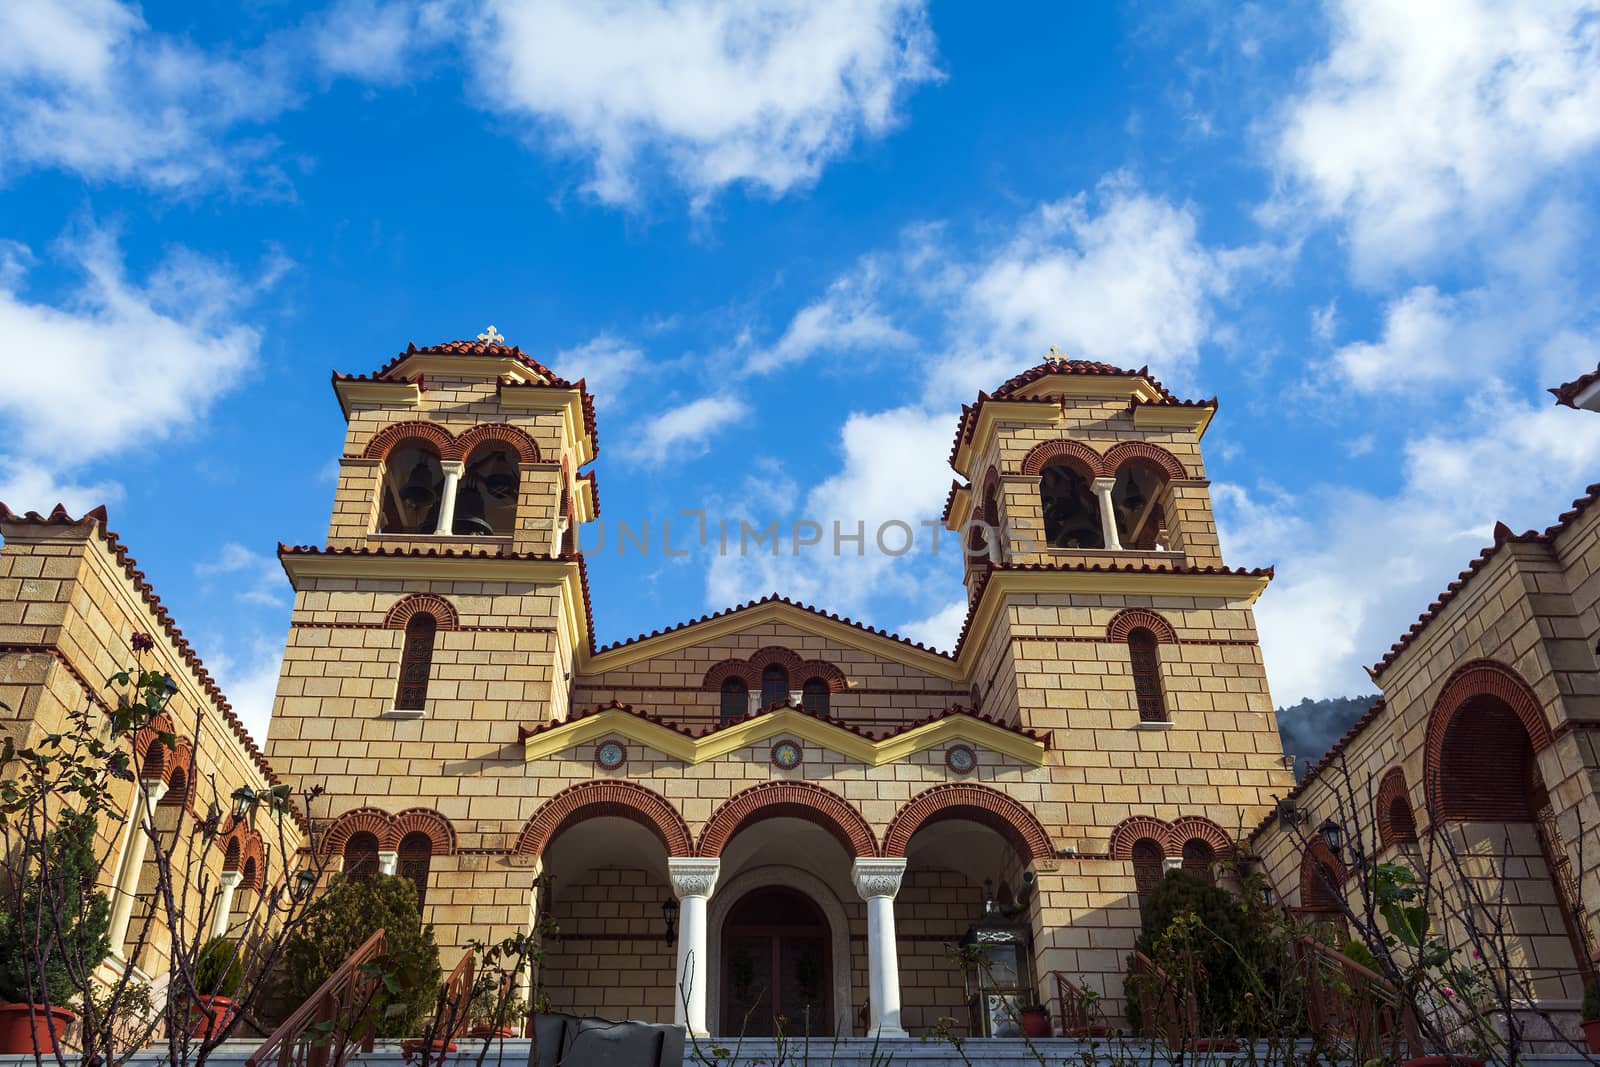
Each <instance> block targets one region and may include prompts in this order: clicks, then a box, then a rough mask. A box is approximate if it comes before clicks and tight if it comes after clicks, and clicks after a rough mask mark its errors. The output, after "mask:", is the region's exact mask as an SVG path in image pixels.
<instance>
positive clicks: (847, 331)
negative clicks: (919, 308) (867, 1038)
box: [745, 260, 915, 374]
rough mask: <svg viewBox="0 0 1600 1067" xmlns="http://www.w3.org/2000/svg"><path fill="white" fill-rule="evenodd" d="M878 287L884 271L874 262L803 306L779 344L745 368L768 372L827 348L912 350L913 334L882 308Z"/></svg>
mask: <svg viewBox="0 0 1600 1067" xmlns="http://www.w3.org/2000/svg"><path fill="white" fill-rule="evenodd" d="M877 289H878V270H877V267H876V265H875V264H873V263H872V262H871V261H870V260H869V261H867V262H866V263H864V264H863V265H862V266H861V268H860V269H859V270H858V271H856V272H854V273H852V274H850V275H846V276H845V277H843V278H840V279H838V280H837V281H835V282H834V283H833V284H832V285H831V286H829V287H828V291H827V293H825V294H824V295H823V297H822V299H820V300H817V301H815V302H814V303H811V304H808V305H806V306H805V307H803V308H801V309H800V311H799V312H797V313H796V314H795V317H794V318H793V320H791V321H790V323H789V326H788V328H787V329H786V330H784V332H783V336H782V337H780V338H778V341H777V343H776V344H774V345H773V346H772V347H771V348H767V349H763V350H761V351H759V352H756V353H754V354H752V355H751V356H750V357H749V359H747V360H746V361H745V370H746V371H747V372H748V373H751V374H765V373H768V372H770V371H775V370H778V369H780V368H782V367H786V366H788V365H790V364H792V363H800V362H803V361H804V360H807V359H810V358H811V357H812V356H814V355H817V354H819V353H824V352H850V351H863V350H865V351H871V350H873V349H885V348H889V349H903V348H909V347H910V346H911V345H913V344H914V343H915V342H914V340H913V339H912V337H911V335H910V334H908V333H906V332H905V331H904V330H902V329H900V328H899V327H897V326H896V325H895V324H894V323H893V322H892V321H890V319H889V318H888V317H887V316H886V315H884V314H883V312H882V311H880V310H879V308H878V306H877V303H876V293H877Z"/></svg>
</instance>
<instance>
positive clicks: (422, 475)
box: [400, 459, 439, 511]
mask: <svg viewBox="0 0 1600 1067" xmlns="http://www.w3.org/2000/svg"><path fill="white" fill-rule="evenodd" d="M400 499H401V500H403V501H405V504H406V506H407V507H409V508H415V509H416V510H418V511H420V510H422V509H423V508H425V507H427V506H428V505H429V504H432V503H433V502H434V501H435V500H437V499H439V497H438V494H437V493H435V492H434V491H433V477H432V474H431V472H430V471H429V470H428V461H427V460H422V459H419V460H417V465H416V466H415V467H413V468H411V477H410V478H407V479H406V484H405V486H404V487H402V488H401V490H400Z"/></svg>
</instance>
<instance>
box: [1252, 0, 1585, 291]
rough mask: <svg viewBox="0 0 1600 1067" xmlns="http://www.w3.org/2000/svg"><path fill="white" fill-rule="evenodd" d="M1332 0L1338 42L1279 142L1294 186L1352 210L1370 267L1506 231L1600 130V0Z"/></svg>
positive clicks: (1297, 192)
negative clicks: (1509, 219) (1599, 1)
mask: <svg viewBox="0 0 1600 1067" xmlns="http://www.w3.org/2000/svg"><path fill="white" fill-rule="evenodd" d="M1330 6H1331V7H1332V8H1333V10H1332V13H1331V14H1332V24H1333V41H1332V47H1331V49H1330V52H1329V54H1328V56H1327V58H1326V59H1325V60H1323V61H1322V62H1321V63H1320V64H1318V65H1317V66H1316V67H1315V68H1314V69H1313V70H1311V71H1310V72H1309V75H1308V76H1307V78H1306V89H1305V91H1304V92H1303V93H1301V94H1300V95H1299V96H1297V97H1296V98H1294V99H1293V100H1291V101H1290V102H1289V103H1288V105H1287V106H1286V107H1285V108H1284V111H1283V114H1282V116H1281V126H1280V128H1279V130H1278V133H1277V137H1276V143H1275V148H1274V155H1275V159H1276V163H1277V166H1278V168H1279V170H1280V173H1281V174H1282V176H1283V177H1284V179H1285V180H1286V183H1287V185H1288V187H1289V189H1290V190H1291V193H1290V195H1291V196H1292V197H1294V198H1296V199H1301V200H1303V201H1305V202H1306V203H1307V204H1309V206H1310V208H1311V209H1312V210H1313V211H1315V212H1317V213H1319V214H1321V215H1323V216H1327V217H1337V218H1340V219H1342V220H1344V221H1345V222H1346V223H1347V224H1348V226H1349V230H1350V235H1351V241H1352V252H1353V255H1354V259H1355V263H1356V266H1357V270H1358V273H1360V274H1361V275H1363V276H1372V275H1374V274H1378V273H1382V272H1384V271H1386V270H1388V269H1390V268H1391V267H1393V266H1395V265H1414V264H1416V263H1419V262H1422V261H1424V260H1427V259H1428V258H1430V257H1432V256H1434V255H1435V254H1436V253H1439V252H1441V251H1444V250H1448V249H1450V248H1452V247H1453V246H1455V245H1457V244H1458V243H1459V242H1461V241H1462V240H1465V239H1468V238H1470V237H1471V236H1472V235H1474V234H1476V233H1477V232H1479V231H1480V230H1483V229H1488V230H1490V231H1499V230H1501V229H1502V228H1503V226H1504V218H1505V216H1506V215H1507V214H1508V213H1510V214H1516V213H1517V209H1518V208H1519V206H1520V205H1521V204H1522V202H1523V201H1524V199H1525V198H1527V197H1528V196H1529V195H1530V192H1532V191H1534V190H1535V188H1536V186H1538V185H1539V183H1541V182H1543V181H1544V180H1545V179H1546V178H1548V177H1549V176H1550V175H1551V174H1553V173H1556V172H1559V171H1561V170H1563V169H1565V168H1569V167H1575V166H1576V165H1578V164H1580V163H1581V162H1582V161H1583V160H1584V159H1585V158H1586V157H1587V156H1588V155H1589V154H1590V153H1591V151H1592V150H1593V148H1594V147H1595V144H1596V142H1597V141H1600V18H1597V17H1596V16H1597V15H1600V6H1597V5H1596V4H1595V3H1594V2H1593V0H1467V2H1457V0H1452V2H1446V0H1432V2H1422V0H1414V2H1408V3H1392V2H1390V0H1337V2H1335V3H1332V4H1331V5H1330ZM1294 212H1295V207H1294V206H1293V205H1292V204H1290V203H1280V204H1278V205H1276V207H1275V211H1274V213H1275V214H1277V215H1279V216H1284V217H1286V216H1288V215H1290V214H1293V213H1294Z"/></svg>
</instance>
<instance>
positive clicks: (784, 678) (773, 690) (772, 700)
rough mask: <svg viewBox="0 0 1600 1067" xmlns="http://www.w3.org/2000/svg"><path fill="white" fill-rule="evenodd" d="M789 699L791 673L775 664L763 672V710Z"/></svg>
mask: <svg viewBox="0 0 1600 1067" xmlns="http://www.w3.org/2000/svg"><path fill="white" fill-rule="evenodd" d="M788 699H789V672H788V671H786V670H784V669H783V668H782V667H780V666H779V665H778V664H776V663H774V664H772V665H771V666H770V667H768V668H767V669H766V670H764V671H762V672H761V707H762V709H763V710H765V709H766V708H770V707H772V706H774V705H776V704H782V703H783V702H784V701H785V700H788Z"/></svg>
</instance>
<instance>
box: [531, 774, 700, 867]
mask: <svg viewBox="0 0 1600 1067" xmlns="http://www.w3.org/2000/svg"><path fill="white" fill-rule="evenodd" d="M605 815H614V816H620V817H622V818H624V819H632V820H633V821H634V822H636V823H639V824H640V825H642V826H644V827H645V828H646V829H647V830H650V831H652V832H654V833H655V835H656V836H657V837H659V838H660V839H661V843H662V844H663V845H665V846H666V849H667V855H669V856H692V855H694V846H693V843H692V841H691V839H690V837H689V827H688V825H687V824H686V823H685V822H684V821H683V816H682V815H680V814H678V809H676V808H674V807H673V806H672V805H671V804H670V803H669V802H668V801H667V800H666V798H665V797H663V796H661V794H659V793H656V792H654V791H653V790H650V789H646V788H645V787H644V786H642V785H635V784H634V783H633V782H579V783H578V784H577V785H573V786H568V787H567V788H566V789H563V790H562V791H561V792H559V793H557V794H556V795H555V796H553V797H551V798H550V799H549V800H547V801H545V802H544V803H543V804H542V805H540V807H539V810H538V811H536V812H534V813H533V818H531V819H529V820H528V824H527V825H526V826H524V827H523V828H522V833H521V835H520V836H519V837H518V838H517V852H518V854H520V855H523V856H537V855H540V854H541V853H543V852H544V850H545V848H546V847H548V846H549V844H550V842H551V841H552V840H554V838H555V836H556V834H557V833H559V832H560V831H561V830H562V829H564V828H565V827H567V826H568V825H570V824H572V823H574V822H578V821H580V820H582V819H586V818H597V817H600V816H605Z"/></svg>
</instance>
